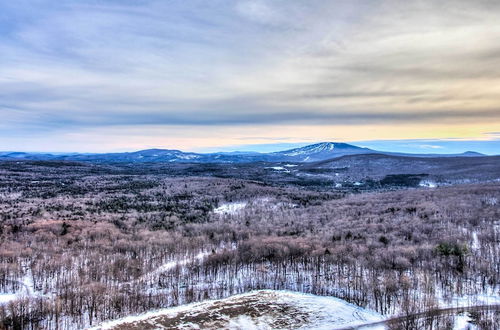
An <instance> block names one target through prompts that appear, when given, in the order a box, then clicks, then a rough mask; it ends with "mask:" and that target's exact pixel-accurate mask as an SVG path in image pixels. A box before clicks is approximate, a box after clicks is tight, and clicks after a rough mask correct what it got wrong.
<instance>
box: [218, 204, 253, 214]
mask: <svg viewBox="0 0 500 330" xmlns="http://www.w3.org/2000/svg"><path fill="white" fill-rule="evenodd" d="M247 204H248V203H247V202H237V203H225V204H222V205H221V206H219V207H218V208H216V209H215V210H214V213H216V214H235V213H238V212H239V211H241V210H242V209H244V208H245V207H246V206H247Z"/></svg>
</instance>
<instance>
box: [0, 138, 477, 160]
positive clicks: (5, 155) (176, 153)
mask: <svg viewBox="0 0 500 330" xmlns="http://www.w3.org/2000/svg"><path fill="white" fill-rule="evenodd" d="M364 154H381V155H394V156H411V157H478V156H483V155H482V154H480V153H477V152H473V151H467V152H465V153H462V154H455V155H438V154H404V153H394V152H385V151H377V150H373V149H369V148H362V147H358V146H355V145H352V144H347V143H337V142H321V143H316V144H311V145H308V146H305V147H301V148H294V149H289V150H284V151H278V152H271V153H258V152H240V151H234V152H218V153H194V152H183V151H180V150H169V149H147V150H140V151H135V152H121V153H102V154H97V153H96V154H78V153H71V154H49V153H27V152H0V159H2V160H16V159H18V160H59V161H65V160H66V161H80V162H97V163H159V162H161V163H250V162H296V163H304V162H306V163H307V162H317V161H322V160H327V159H334V158H339V157H342V156H348V155H364Z"/></svg>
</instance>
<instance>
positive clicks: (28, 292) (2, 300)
mask: <svg viewBox="0 0 500 330" xmlns="http://www.w3.org/2000/svg"><path fill="white" fill-rule="evenodd" d="M18 282H19V286H20V290H18V291H17V292H9V293H0V304H7V303H9V302H11V301H15V300H17V299H21V298H23V297H43V296H44V295H43V293H42V292H39V291H37V290H36V289H35V284H34V283H33V276H32V274H31V270H30V269H29V268H28V267H25V275H24V276H23V277H22V279H21V280H20V281H18Z"/></svg>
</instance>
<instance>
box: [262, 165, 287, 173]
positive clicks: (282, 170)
mask: <svg viewBox="0 0 500 330" xmlns="http://www.w3.org/2000/svg"><path fill="white" fill-rule="evenodd" d="M266 168H267V169H270V170H273V171H281V172H290V171H289V170H288V169H286V168H284V167H283V166H271V167H266Z"/></svg>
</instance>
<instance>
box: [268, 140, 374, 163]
mask: <svg viewBox="0 0 500 330" xmlns="http://www.w3.org/2000/svg"><path fill="white" fill-rule="evenodd" d="M376 152H377V151H375V150H371V149H368V148H361V147H357V146H354V145H352V144H347V143H337V142H321V143H316V144H311V145H308V146H305V147H302V148H295V149H290V150H285V151H279V152H275V153H273V154H272V155H276V156H278V157H279V156H281V157H287V158H289V159H288V160H290V161H297V162H314V161H320V160H325V159H330V158H335V157H340V156H345V155H359V154H367V153H376Z"/></svg>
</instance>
